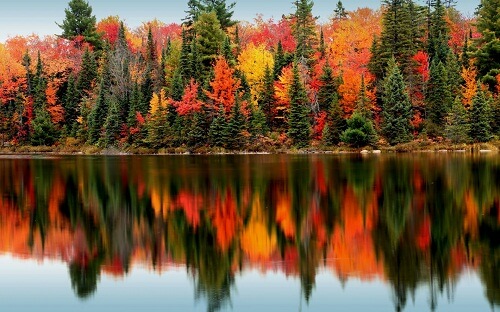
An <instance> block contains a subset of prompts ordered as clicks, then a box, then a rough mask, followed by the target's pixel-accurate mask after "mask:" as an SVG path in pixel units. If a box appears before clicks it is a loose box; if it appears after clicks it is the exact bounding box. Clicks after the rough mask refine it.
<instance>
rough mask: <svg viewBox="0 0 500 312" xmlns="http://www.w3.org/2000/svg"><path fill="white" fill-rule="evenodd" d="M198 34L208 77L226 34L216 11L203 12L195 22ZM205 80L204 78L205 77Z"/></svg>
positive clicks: (200, 53)
mask: <svg viewBox="0 0 500 312" xmlns="http://www.w3.org/2000/svg"><path fill="white" fill-rule="evenodd" d="M194 28H195V31H196V36H197V45H198V53H199V55H200V60H201V63H202V64H203V71H202V73H203V76H204V77H203V78H207V76H208V73H210V70H211V69H212V65H213V63H214V62H215V59H216V58H217V55H218V54H219V51H220V48H221V46H222V43H223V41H224V38H225V36H226V34H225V33H224V31H223V30H222V28H221V23H220V21H219V20H218V19H217V15H216V14H215V12H209V13H207V12H203V13H201V14H200V16H199V17H198V21H197V22H196V23H195V24H194ZM203 80H204V79H203Z"/></svg>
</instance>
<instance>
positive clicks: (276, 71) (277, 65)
mask: <svg viewBox="0 0 500 312" xmlns="http://www.w3.org/2000/svg"><path fill="white" fill-rule="evenodd" d="M288 63H289V62H288V58H287V56H286V55H285V51H284V50H283V45H282V43H281V40H280V41H278V46H277V47H276V53H274V68H273V80H276V79H278V77H279V75H281V71H282V70H283V67H285V66H286V65H288Z"/></svg>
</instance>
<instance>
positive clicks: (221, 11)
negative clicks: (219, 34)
mask: <svg viewBox="0 0 500 312" xmlns="http://www.w3.org/2000/svg"><path fill="white" fill-rule="evenodd" d="M235 5H236V2H232V3H230V4H227V3H226V1H225V0H201V1H200V5H199V9H200V11H203V12H212V11H213V12H215V14H216V17H217V19H218V20H219V22H220V25H221V28H222V29H223V30H224V31H226V30H227V29H228V28H229V27H231V26H234V25H236V21H234V20H233V19H232V18H233V14H234V11H233V9H234V6H235Z"/></svg>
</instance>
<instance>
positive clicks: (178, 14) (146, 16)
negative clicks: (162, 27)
mask: <svg viewBox="0 0 500 312" xmlns="http://www.w3.org/2000/svg"><path fill="white" fill-rule="evenodd" d="M68 1H69V0H48V1H40V0H15V1H2V2H3V3H2V9H1V10H0V42H4V41H5V40H6V39H7V38H8V37H12V36H15V35H29V34H31V33H35V34H38V35H40V36H44V35H54V34H60V33H61V30H60V28H59V27H58V26H57V24H56V23H62V21H63V19H64V9H65V8H67V6H68ZM235 1H236V6H235V9H234V18H235V19H237V20H243V21H252V20H253V18H255V17H256V15H257V14H262V15H263V17H264V18H271V17H274V18H276V19H279V18H280V17H281V16H282V15H283V14H289V13H291V12H293V4H292V2H293V0H235ZM88 2H89V3H90V5H91V6H92V8H93V10H94V11H93V13H94V14H95V16H96V17H97V20H98V21H99V20H100V19H102V18H105V17H107V16H110V15H118V16H119V17H120V18H121V19H122V20H124V21H125V23H126V24H127V25H128V26H129V27H131V28H135V27H137V26H139V25H141V24H142V23H143V22H147V21H150V20H153V19H154V18H157V19H159V20H161V21H163V22H165V23H172V22H180V20H181V19H182V18H183V17H184V16H185V13H184V11H185V10H186V3H187V0H170V1H166V0H134V1H127V0H88ZM227 2H228V3H229V2H231V1H230V0H228V1H227ZM417 2H420V3H421V4H423V3H424V2H425V1H424V0H417ZM457 2H458V3H457V9H458V10H460V11H461V12H462V13H463V14H464V15H466V16H472V15H473V13H474V10H475V8H476V7H477V6H478V4H479V2H480V0H458V1H457ZM336 3H337V0H316V1H314V8H313V13H314V15H315V16H319V17H320V20H327V19H328V18H329V17H330V16H331V15H332V13H333V10H334V8H335V6H336ZM342 3H343V4H344V6H345V7H346V9H347V10H355V9H356V8H359V7H370V8H373V9H377V8H379V7H380V4H381V0H343V1H342Z"/></svg>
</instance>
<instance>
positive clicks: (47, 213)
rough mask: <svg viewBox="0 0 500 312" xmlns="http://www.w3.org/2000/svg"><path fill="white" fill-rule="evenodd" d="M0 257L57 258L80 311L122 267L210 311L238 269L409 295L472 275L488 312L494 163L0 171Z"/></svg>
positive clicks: (240, 160) (243, 161) (295, 161)
mask: <svg viewBox="0 0 500 312" xmlns="http://www.w3.org/2000/svg"><path fill="white" fill-rule="evenodd" d="M0 171H1V175H0V194H1V196H0V252H8V253H12V254H13V255H15V256H20V257H34V258H45V257H47V258H60V259H61V260H63V261H65V262H67V263H68V265H69V274H70V277H71V283H72V286H73V288H74V290H75V292H76V294H77V295H78V296H80V297H87V296H89V295H90V294H92V293H93V292H94V291H95V289H96V287H97V284H98V280H99V276H100V274H101V273H103V272H104V273H105V274H112V275H115V276H122V275H125V274H126V273H127V272H128V270H129V269H130V266H131V265H133V263H140V264H141V265H148V266H150V267H151V268H152V269H154V270H158V271H163V270H168V268H169V266H170V265H185V266H186V267H188V269H189V270H190V272H192V274H193V276H194V278H195V281H196V291H197V295H198V296H199V297H202V298H205V299H206V300H207V301H208V305H209V310H217V309H219V308H221V307H222V306H223V305H224V304H227V303H228V301H229V299H230V293H231V289H232V287H233V283H234V276H235V274H236V273H237V272H240V271H244V270H246V269H248V268H255V267H257V268H259V269H261V270H262V271H264V272H265V271H267V270H280V271H282V272H284V273H285V274H287V275H295V276H299V277H300V280H301V283H302V290H303V294H304V296H305V299H306V300H309V298H310V296H311V295H312V293H313V288H314V284H315V277H316V273H317V271H318V269H322V268H327V269H329V270H331V271H332V272H335V274H336V275H337V276H338V278H339V279H340V280H341V281H346V280H348V279H350V278H361V279H374V278H380V279H383V280H387V282H388V283H390V284H391V286H392V289H393V292H394V304H395V308H396V310H402V309H404V307H405V305H406V303H407V301H408V298H411V296H412V295H414V294H415V291H416V289H417V288H418V287H419V286H423V285H427V286H428V287H429V289H430V290H431V294H430V298H431V300H430V306H431V308H432V309H433V308H435V307H436V305H437V296H438V295H439V294H440V293H442V292H445V291H453V289H454V285H455V283H456V281H457V280H458V278H459V277H460V274H461V272H462V271H463V270H464V269H469V268H472V269H477V270H478V272H479V275H480V277H481V278H482V281H483V284H484V287H485V289H486V291H485V293H486V296H487V300H488V301H489V302H490V303H491V304H495V305H498V304H500V248H499V245H500V213H499V207H500V183H499V182H500V181H498V179H500V172H499V171H500V158H472V157H466V156H461V157H459V156H456V157H445V156H442V155H440V156H432V155H426V156H425V157H424V156H415V157H412V156H399V157H382V158H357V157H356V158H352V157H351V158H347V157H345V158H344V157H334V156H234V157H233V156H225V157H201V156H200V157H187V156H182V157H122V158H113V157H109V158H104V157H63V158H59V159H24V160H23V159H3V160H1V161H0Z"/></svg>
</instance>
